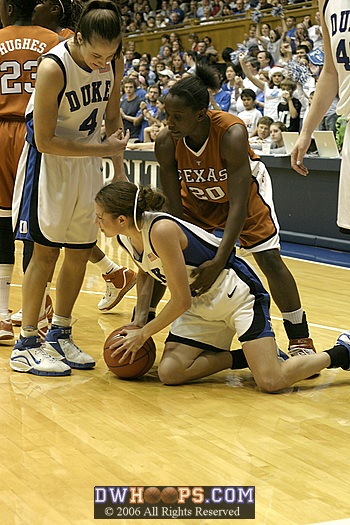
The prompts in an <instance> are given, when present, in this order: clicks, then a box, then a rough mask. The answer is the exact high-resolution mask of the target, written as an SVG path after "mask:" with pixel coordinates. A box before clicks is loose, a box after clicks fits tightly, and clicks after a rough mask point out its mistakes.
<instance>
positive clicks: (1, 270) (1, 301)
mask: <svg viewBox="0 0 350 525" xmlns="http://www.w3.org/2000/svg"><path fill="white" fill-rule="evenodd" d="M13 266H14V265H13V264H0V314H1V316H3V317H6V319H7V318H8V317H9V297H10V286H11V278H12V272H13Z"/></svg>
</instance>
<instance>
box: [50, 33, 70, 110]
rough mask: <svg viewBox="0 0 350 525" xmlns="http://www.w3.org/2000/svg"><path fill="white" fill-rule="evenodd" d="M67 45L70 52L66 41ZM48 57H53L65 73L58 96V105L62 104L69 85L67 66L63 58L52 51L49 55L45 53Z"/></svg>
mask: <svg viewBox="0 0 350 525" xmlns="http://www.w3.org/2000/svg"><path fill="white" fill-rule="evenodd" d="M65 47H66V48H67V50H68V52H69V49H68V46H67V42H65ZM69 54H70V53H69ZM46 57H48V58H51V59H52V60H53V61H54V62H56V64H57V65H58V66H59V67H60V69H61V71H62V73H63V89H62V90H61V91H60V92H59V94H58V97H57V105H58V106H59V105H60V104H61V100H62V97H63V95H64V92H65V91H66V87H67V73H66V68H65V67H64V64H63V62H62V60H61V59H60V58H59V57H58V56H57V55H54V54H51V53H47V55H45V58H46Z"/></svg>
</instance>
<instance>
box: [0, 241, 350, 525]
mask: <svg viewBox="0 0 350 525" xmlns="http://www.w3.org/2000/svg"><path fill="white" fill-rule="evenodd" d="M100 246H101V248H102V249H105V251H106V253H107V254H108V255H109V256H110V257H113V258H114V260H116V261H118V262H123V263H125V262H126V261H127V259H126V258H125V256H124V254H123V253H122V252H120V251H116V250H115V247H114V246H113V244H112V241H111V240H107V241H106V240H101V243H100ZM17 250H18V257H17V261H16V271H15V274H14V279H13V287H12V289H11V308H12V309H13V310H15V311H16V310H17V309H18V308H19V307H20V302H21V288H20V285H21V271H20V265H21V261H20V258H21V255H20V246H18V247H17ZM128 264H130V261H129V260H128ZM287 264H288V266H289V267H290V269H291V270H292V272H293V274H294V275H295V277H296V279H297V281H298V284H299V288H300V292H301V295H302V300H303V306H304V309H305V310H306V311H307V315H308V320H309V323H310V326H311V332H312V337H313V338H314V341H315V344H316V346H317V349H318V351H322V350H324V349H326V348H330V347H332V346H333V344H334V342H335V340H336V338H337V336H338V334H339V333H340V332H341V331H343V330H344V329H349V328H350V319H349V305H350V302H349V297H350V274H349V270H346V269H341V268H336V267H329V266H324V265H319V264H313V263H308V262H305V261H296V260H292V259H289V260H288V261H287ZM53 286H54V284H53ZM103 291H104V282H103V281H102V279H101V277H100V275H99V273H98V271H97V269H96V267H94V266H93V265H91V264H89V267H88V271H87V274H86V279H85V282H84V285H83V289H82V292H81V294H80V296H79V299H78V301H77V304H76V308H75V311H74V315H75V316H76V317H77V318H78V322H77V324H76V325H75V326H74V338H75V341H76V342H77V344H79V345H80V346H81V347H82V348H83V349H84V350H85V351H87V352H88V353H90V354H91V355H92V356H93V357H94V358H95V359H96V363H97V364H96V368H95V369H94V370H92V371H74V372H73V373H72V376H71V377H67V378H45V377H35V376H31V375H30V374H20V373H16V372H13V371H11V370H10V368H9V365H8V361H9V356H10V352H11V349H10V348H8V347H1V348H0V367H1V374H0V396H1V404H0V450H1V466H0V473H1V476H0V510H1V518H0V521H1V523H2V524H4V525H12V524H16V525H17V524H20V525H26V524H30V525H40V524H45V525H46V524H47V525H56V524H57V525H66V524H75V525H80V524H81V525H85V524H86V525H87V524H90V523H93V522H94V519H93V497H94V486H96V485H112V486H118V485H133V486H135V485H147V486H149V485H155V486H163V485H166V486H187V485H188V486H194V485H197V486H201V485H206V486H208V485H219V486H223V485H231V486H232V485H254V486H255V487H256V519H255V521H253V520H247V521H244V522H243V521H238V522H239V523H255V524H257V525H294V524H297V525H302V524H303V525H304V524H305V525H306V524H311V523H319V522H326V521H331V520H342V519H345V518H349V517H350V498H349V495H350V468H349V467H350V461H349V457H350V447H349V444H350V375H349V374H350V372H345V371H342V370H326V371H324V372H323V373H322V374H321V376H320V377H319V378H317V379H314V380H309V381H304V382H302V383H299V384H298V385H297V386H295V387H293V388H289V389H288V390H286V391H284V392H283V393H281V394H275V395H271V394H264V393H261V392H259V391H258V390H257V388H256V386H255V383H254V381H253V379H252V376H251V374H250V373H249V370H245V371H242V372H240V373H234V372H232V371H229V372H222V373H219V374H216V375H215V376H212V377H210V378H208V379H206V380H201V381H197V382H194V383H192V384H189V385H186V386H181V387H166V386H163V385H162V384H161V383H160V382H159V380H158V377H157V369H156V366H154V368H153V369H152V370H151V372H150V373H149V374H148V375H147V376H145V377H144V378H142V379H140V380H137V381H132V382H131V381H123V380H118V379H117V378H116V377H115V376H114V375H112V374H111V373H110V372H109V371H108V370H107V369H106V366H105V364H104V361H103V358H102V346H103V341H104V339H105V337H106V336H107V335H108V334H109V333H110V332H111V331H112V329H114V328H116V327H118V326H120V325H122V324H123V323H124V322H125V321H127V320H128V319H129V318H130V315H131V311H132V308H133V306H134V303H135V292H134V290H131V291H130V292H129V294H128V295H127V296H126V297H125V298H124V299H123V301H122V303H121V304H120V305H119V306H118V307H117V308H116V309H115V310H114V311H112V313H109V314H100V313H99V311H98V309H97V303H98V301H99V299H100V297H101V295H102V293H103ZM52 297H53V299H55V291H54V290H53V292H52ZM272 315H273V322H274V328H275V331H276V334H277V338H278V341H279V343H280V346H281V347H282V348H284V349H285V348H286V345H287V340H286V336H285V333H284V330H283V325H282V322H281V318H280V313H279V311H278V310H277V309H276V307H275V306H274V305H273V307H272ZM165 336H166V331H164V333H161V334H158V336H157V337H155V340H156V342H157V347H158V351H157V361H156V363H157V362H158V361H159V359H160V357H161V353H162V343H163V341H164V338H165ZM119 522H120V523H128V524H132V523H135V524H137V523H140V521H139V520H134V521H132V520H119ZM163 522H165V520H148V523H156V524H161V523H163ZM177 522H178V523H184V524H186V523H187V524H190V523H191V522H192V523H201V524H207V523H217V524H219V523H220V522H221V523H224V520H222V521H221V520H212V521H210V520H196V521H195V520H192V521H191V520H181V519H178V520H177ZM226 522H228V521H226Z"/></svg>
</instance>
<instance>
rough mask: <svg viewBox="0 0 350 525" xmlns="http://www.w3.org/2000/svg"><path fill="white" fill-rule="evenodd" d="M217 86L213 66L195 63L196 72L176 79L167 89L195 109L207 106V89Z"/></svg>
mask: <svg viewBox="0 0 350 525" xmlns="http://www.w3.org/2000/svg"><path fill="white" fill-rule="evenodd" d="M219 87H220V79H219V74H218V71H217V70H216V69H215V68H213V67H208V66H201V65H197V67H196V73H195V74H194V75H189V76H186V77H184V78H182V79H181V80H178V82H176V84H174V85H173V86H172V87H171V89H170V90H169V94H170V96H172V97H174V96H177V97H179V98H181V99H183V102H184V103H185V105H186V106H189V107H191V108H192V109H193V110H194V111H197V110H200V109H204V108H205V109H206V108H207V107H208V106H209V93H208V89H212V90H213V91H217V90H218V89H219Z"/></svg>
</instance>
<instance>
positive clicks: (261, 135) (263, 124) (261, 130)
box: [249, 117, 273, 150]
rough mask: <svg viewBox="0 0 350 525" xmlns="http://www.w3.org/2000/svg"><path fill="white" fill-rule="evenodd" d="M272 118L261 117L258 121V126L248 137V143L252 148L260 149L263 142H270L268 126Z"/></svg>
mask: <svg viewBox="0 0 350 525" xmlns="http://www.w3.org/2000/svg"><path fill="white" fill-rule="evenodd" d="M272 123H273V119H272V118H270V117H261V118H260V119H259V121H258V126H257V128H256V130H255V131H254V132H253V134H252V136H251V137H250V138H249V143H250V145H251V147H252V148H253V149H254V150H262V145H263V144H264V143H265V142H269V143H271V139H270V126H271V124H272Z"/></svg>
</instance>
